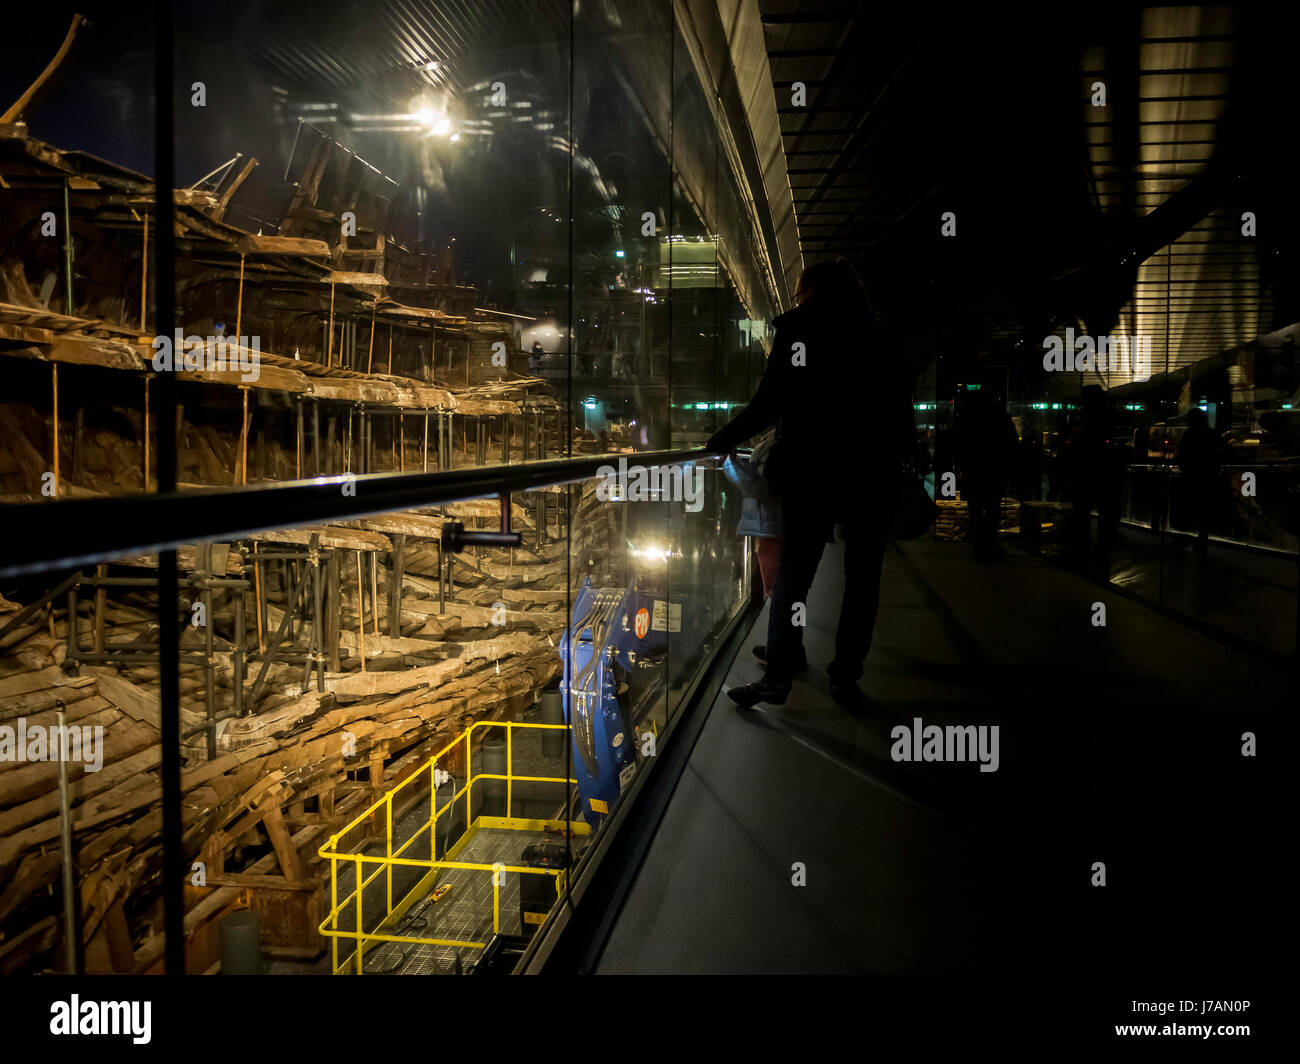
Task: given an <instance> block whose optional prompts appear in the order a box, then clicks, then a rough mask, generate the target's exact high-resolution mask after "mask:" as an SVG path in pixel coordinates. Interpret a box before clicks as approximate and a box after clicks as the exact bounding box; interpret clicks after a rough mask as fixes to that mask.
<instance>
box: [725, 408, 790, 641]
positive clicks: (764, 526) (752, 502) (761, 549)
mask: <svg viewBox="0 0 1300 1064" xmlns="http://www.w3.org/2000/svg"><path fill="white" fill-rule="evenodd" d="M775 440H776V434H775V433H773V432H767V433H764V435H763V438H762V439H761V440H759V442H758V443H757V444H756V445H755V447H754V451H753V453H752V454H751V455H749V457H745V456H744V455H741V454H737V453H736V452H735V451H732V452H731V454H729V455H728V456H727V460H726V461H725V462H723V463H722V471H723V472H724V473H726V475H727V479H728V480H730V481H731V482H732V483H733V484H734V485H736V487H738V488H739V489H740V491H741V494H742V495H744V497H745V499H744V502H742V503H741V506H740V522H739V524H737V525H736V535H738V536H752V537H753V538H754V551H755V553H756V554H757V555H758V571H759V573H760V574H761V575H762V577H763V596H764V597H765V598H771V597H772V588H773V586H774V585H775V583H776V563H777V559H778V558H779V557H780V554H781V500H780V499H778V498H777V497H776V493H775V492H774V491H773V490H772V485H771V484H770V483H768V480H767V477H766V476H765V475H764V472H763V471H764V469H765V467H766V465H767V456H768V454H769V453H771V450H772V444H773V443H774V442H775ZM758 649H759V648H755V650H756V651H757V650H758ZM762 657H763V656H762V655H761V654H760V655H759V658H760V660H761V659H762Z"/></svg>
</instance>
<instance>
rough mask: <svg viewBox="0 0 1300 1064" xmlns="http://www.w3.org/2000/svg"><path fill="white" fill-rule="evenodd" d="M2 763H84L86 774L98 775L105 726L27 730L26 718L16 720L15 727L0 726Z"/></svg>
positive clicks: (63, 726)
mask: <svg viewBox="0 0 1300 1064" xmlns="http://www.w3.org/2000/svg"><path fill="white" fill-rule="evenodd" d="M3 761H83V762H85V765H86V771H87V772H98V771H99V770H100V769H101V768H103V767H104V726H103V725H102V724H96V725H95V726H94V727H93V728H88V727H83V728H79V727H77V726H76V725H68V724H65V725H58V724H56V725H54V726H53V727H50V728H46V727H43V726H41V725H39V724H34V725H33V726H32V727H30V728H29V727H27V718H26V717H19V718H18V722H17V727H15V726H14V725H12V724H0V762H3Z"/></svg>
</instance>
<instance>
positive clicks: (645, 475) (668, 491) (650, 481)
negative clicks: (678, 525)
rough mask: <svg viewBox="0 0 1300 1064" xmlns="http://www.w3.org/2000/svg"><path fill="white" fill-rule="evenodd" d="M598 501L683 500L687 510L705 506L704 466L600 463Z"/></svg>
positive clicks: (696, 509) (690, 510)
mask: <svg viewBox="0 0 1300 1064" xmlns="http://www.w3.org/2000/svg"><path fill="white" fill-rule="evenodd" d="M596 476H598V477H599V478H600V481H599V483H597V484H596V498H598V499H599V500H600V501H601V502H685V503H686V510H687V512H688V513H693V514H695V513H699V512H700V511H701V510H702V509H704V470H703V469H701V468H700V467H699V466H695V465H691V466H641V465H634V466H629V465H628V464H627V459H626V458H620V459H619V460H618V468H617V469H615V468H614V467H613V466H608V465H603V466H601V467H600V468H599V469H597V470H596Z"/></svg>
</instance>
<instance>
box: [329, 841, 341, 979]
mask: <svg viewBox="0 0 1300 1064" xmlns="http://www.w3.org/2000/svg"><path fill="white" fill-rule="evenodd" d="M337 842H338V840H337V839H330V841H329V847H330V853H337V852H338V846H337ZM338 929H339V859H338V858H337V857H331V858H330V930H331V931H337V930H338ZM338 974H339V936H338V935H336V934H335V935H330V975H338Z"/></svg>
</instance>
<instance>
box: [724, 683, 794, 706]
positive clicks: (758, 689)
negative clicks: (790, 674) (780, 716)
mask: <svg viewBox="0 0 1300 1064" xmlns="http://www.w3.org/2000/svg"><path fill="white" fill-rule="evenodd" d="M727 697H728V698H730V699H731V700H732V701H733V702H735V703H736V705H738V706H744V707H745V708H746V709H751V708H752V707H754V706H756V705H758V703H760V702H767V703H769V704H770V705H773V706H783V705H785V700H786V699H787V698H789V697H790V688H788V687H778V686H777V685H776V684H774V683H768V682H767V681H766V680H760V681H759V682H758V683H747V684H745V685H744V686H743V687H733V688H732V689H731V690H730V691H728V692H727Z"/></svg>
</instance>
